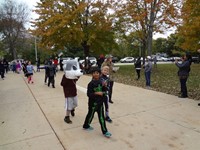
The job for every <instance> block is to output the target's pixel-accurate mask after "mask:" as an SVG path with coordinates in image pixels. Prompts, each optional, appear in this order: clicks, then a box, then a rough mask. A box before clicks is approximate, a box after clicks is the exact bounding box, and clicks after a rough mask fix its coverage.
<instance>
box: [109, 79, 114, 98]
mask: <svg viewBox="0 0 200 150" xmlns="http://www.w3.org/2000/svg"><path fill="white" fill-rule="evenodd" d="M113 85H114V81H110V88H109V101H112V91H113Z"/></svg>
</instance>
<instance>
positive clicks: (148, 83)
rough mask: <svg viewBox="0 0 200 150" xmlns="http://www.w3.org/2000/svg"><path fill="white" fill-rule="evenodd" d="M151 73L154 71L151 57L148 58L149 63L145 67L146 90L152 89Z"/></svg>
mask: <svg viewBox="0 0 200 150" xmlns="http://www.w3.org/2000/svg"><path fill="white" fill-rule="evenodd" d="M151 71H152V62H151V57H150V56H147V63H146V64H145V66H144V73H145V79H146V88H150V86H151Z"/></svg>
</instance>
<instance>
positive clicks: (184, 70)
mask: <svg viewBox="0 0 200 150" xmlns="http://www.w3.org/2000/svg"><path fill="white" fill-rule="evenodd" d="M191 62H192V57H191V55H189V54H186V55H184V56H183V57H182V63H179V62H178V61H177V60H176V61H175V64H176V66H177V67H178V68H179V70H178V76H179V80H180V85H181V95H180V96H179V97H180V98H186V97H188V93H187V86H186V82H187V79H188V77H189V72H190V65H191Z"/></svg>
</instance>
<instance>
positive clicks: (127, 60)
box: [120, 57, 134, 63]
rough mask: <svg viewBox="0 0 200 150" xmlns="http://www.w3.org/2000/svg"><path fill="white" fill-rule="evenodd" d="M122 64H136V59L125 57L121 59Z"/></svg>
mask: <svg viewBox="0 0 200 150" xmlns="http://www.w3.org/2000/svg"><path fill="white" fill-rule="evenodd" d="M120 62H121V63H133V62H134V57H125V58H122V59H120Z"/></svg>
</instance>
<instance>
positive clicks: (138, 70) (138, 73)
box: [136, 69, 140, 79]
mask: <svg viewBox="0 0 200 150" xmlns="http://www.w3.org/2000/svg"><path fill="white" fill-rule="evenodd" d="M136 72H137V76H138V78H137V79H139V78H140V69H136Z"/></svg>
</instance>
